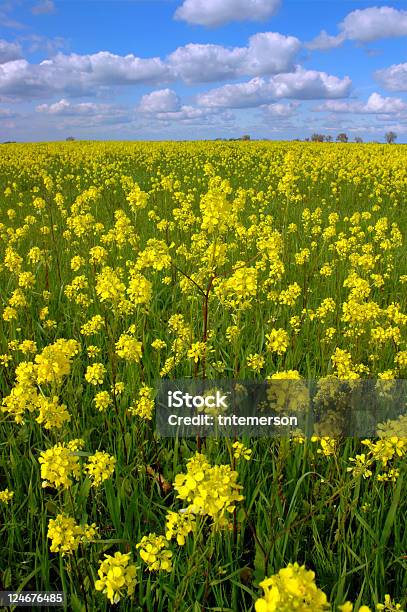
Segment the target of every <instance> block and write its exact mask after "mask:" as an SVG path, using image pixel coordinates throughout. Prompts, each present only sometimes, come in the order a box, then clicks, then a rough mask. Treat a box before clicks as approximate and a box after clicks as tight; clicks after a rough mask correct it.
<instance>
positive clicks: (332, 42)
mask: <svg viewBox="0 0 407 612" xmlns="http://www.w3.org/2000/svg"><path fill="white" fill-rule="evenodd" d="M344 40H345V37H344V36H343V34H338V36H330V35H329V34H328V33H327V32H326V31H325V30H322V31H321V32H320V34H318V36H316V37H315V38H314V39H313V40H311V42H309V43H306V45H305V46H306V47H307V49H310V50H311V51H317V50H318V51H328V49H335V48H336V47H340V46H341V45H342V43H343V41H344Z"/></svg>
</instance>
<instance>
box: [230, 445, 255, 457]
mask: <svg viewBox="0 0 407 612" xmlns="http://www.w3.org/2000/svg"><path fill="white" fill-rule="evenodd" d="M232 448H233V456H234V458H235V459H240V458H241V457H243V459H246V461H250V459H251V455H252V449H251V448H247V446H245V445H244V444H242V442H234V443H233V444H232Z"/></svg>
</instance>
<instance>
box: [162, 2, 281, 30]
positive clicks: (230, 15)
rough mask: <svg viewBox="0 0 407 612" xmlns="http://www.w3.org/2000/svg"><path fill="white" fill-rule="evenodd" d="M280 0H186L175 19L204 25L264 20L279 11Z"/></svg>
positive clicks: (177, 11)
mask: <svg viewBox="0 0 407 612" xmlns="http://www.w3.org/2000/svg"><path fill="white" fill-rule="evenodd" d="M279 5H280V0H184V2H183V4H182V5H181V6H180V7H179V8H178V9H177V10H176V11H175V15H174V17H175V19H180V20H182V21H187V22H188V23H191V24H196V25H204V26H221V25H224V24H225V23H228V22H230V21H262V20H264V19H268V18H269V17H271V16H272V15H274V13H275V12H276V11H277V9H278V7H279Z"/></svg>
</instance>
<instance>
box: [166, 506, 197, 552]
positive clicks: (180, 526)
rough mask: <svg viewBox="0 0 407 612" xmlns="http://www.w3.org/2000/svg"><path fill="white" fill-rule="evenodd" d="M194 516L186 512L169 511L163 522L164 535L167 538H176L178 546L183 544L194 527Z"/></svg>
mask: <svg viewBox="0 0 407 612" xmlns="http://www.w3.org/2000/svg"><path fill="white" fill-rule="evenodd" d="M195 521H196V519H195V516H194V515H193V514H190V513H188V512H184V513H183V514H181V513H179V512H171V511H169V512H168V514H167V520H166V524H165V530H166V531H165V537H166V538H167V540H171V539H172V538H176V540H177V544H178V546H184V544H185V538H186V536H187V535H188V534H189V533H191V531H193V529H194V527H195Z"/></svg>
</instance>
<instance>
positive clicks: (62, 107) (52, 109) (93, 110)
mask: <svg viewBox="0 0 407 612" xmlns="http://www.w3.org/2000/svg"><path fill="white" fill-rule="evenodd" d="M36 110H37V112H39V113H46V114H48V115H63V116H65V117H68V116H76V115H78V116H87V115H95V114H99V113H112V112H115V111H116V110H117V109H115V107H113V106H112V105H110V104H95V103H94V102H81V103H79V104H72V102H70V101H69V100H66V99H65V98H62V100H59V102H54V104H40V105H39V106H37V108H36Z"/></svg>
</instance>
